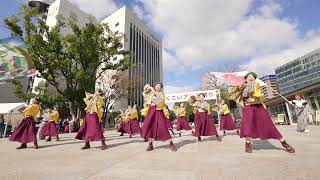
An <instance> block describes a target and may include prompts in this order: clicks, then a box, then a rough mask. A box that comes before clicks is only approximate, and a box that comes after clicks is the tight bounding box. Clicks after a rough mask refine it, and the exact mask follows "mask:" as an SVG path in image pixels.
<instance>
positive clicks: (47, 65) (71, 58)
mask: <svg viewBox="0 0 320 180" xmlns="http://www.w3.org/2000/svg"><path fill="white" fill-rule="evenodd" d="M45 19H46V17H45V15H44V14H43V13H41V12H40V11H39V9H37V8H30V7H28V6H26V5H22V6H21V8H20V11H19V12H18V13H17V14H16V15H13V16H12V17H10V18H6V19H4V23H5V24H6V26H7V27H8V28H9V29H10V30H11V34H12V35H13V36H19V37H21V39H22V40H23V41H24V42H25V44H26V48H27V50H28V52H29V53H30V56H31V58H32V59H33V63H34V65H35V67H36V69H37V70H38V72H39V73H40V74H41V77H42V78H44V79H45V80H46V82H47V83H48V85H49V86H51V87H53V88H54V89H55V92H56V94H54V95H52V94H48V97H51V96H54V97H56V98H58V97H59V98H61V100H62V101H66V102H69V104H70V111H71V113H74V112H75V111H76V110H77V108H83V107H84V102H83V97H84V96H85V92H93V91H94V88H95V82H96V79H98V78H99V77H100V76H101V74H102V73H103V72H105V71H107V70H117V71H125V70H127V69H128V68H130V63H129V61H128V59H129V53H128V52H126V51H123V50H122V48H123V41H124V40H125V36H124V34H120V33H114V32H112V31H111V30H110V29H109V27H108V25H107V24H97V23H96V22H95V20H94V19H93V18H89V19H88V22H87V23H86V25H85V26H83V27H79V26H78V25H77V18H76V17H71V18H68V19H64V18H63V17H57V24H56V25H55V26H54V27H49V26H47V25H46V22H45ZM62 32H69V33H62ZM118 55H122V57H123V58H122V59H119V60H117V61H116V62H114V61H112V58H113V57H115V56H118ZM98 70H99V71H98ZM97 72H99V73H97ZM14 84H16V85H17V84H18V83H14ZM18 86H19V85H18ZM17 88H19V87H17ZM27 96H28V95H27ZM48 99H50V98H48Z"/></svg>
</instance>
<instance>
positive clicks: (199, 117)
mask: <svg viewBox="0 0 320 180" xmlns="http://www.w3.org/2000/svg"><path fill="white" fill-rule="evenodd" d="M204 98H205V94H199V95H198V99H197V101H196V102H195V103H193V106H194V108H196V113H195V121H194V124H195V133H194V136H196V137H198V141H199V142H201V136H214V135H215V136H216V138H217V140H218V141H219V142H221V138H220V136H219V135H218V132H217V128H216V126H215V124H214V122H213V120H212V119H211V117H210V116H209V114H208V111H210V110H211V109H209V104H208V103H207V102H206V101H204Z"/></svg>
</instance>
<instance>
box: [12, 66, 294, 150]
mask: <svg viewBox="0 0 320 180" xmlns="http://www.w3.org/2000/svg"><path fill="white" fill-rule="evenodd" d="M256 78H257V75H256V73H254V72H250V73H248V74H247V75H246V76H245V80H246V82H245V84H243V85H242V86H241V87H239V89H241V91H240V92H241V93H240V95H239V96H237V97H235V100H237V102H238V103H240V104H241V105H242V112H243V113H242V122H241V127H240V129H238V128H237V126H236V124H235V123H234V121H233V119H232V117H231V115H230V110H229V108H228V106H227V105H226V104H225V102H224V100H221V101H220V102H219V103H218V104H217V105H215V106H214V107H213V108H217V110H218V112H219V114H220V119H221V122H220V130H222V131H223V133H224V135H225V134H226V131H231V130H234V131H236V132H237V133H240V137H241V138H244V139H245V146H244V147H245V152H247V153H251V152H252V139H256V138H260V139H263V140H267V139H277V140H279V141H280V142H281V144H282V146H283V147H284V148H285V149H286V151H287V152H289V153H294V152H295V150H294V148H292V147H291V146H290V145H289V144H288V143H287V141H286V140H285V139H284V137H283V136H282V135H281V133H280V132H279V131H278V129H277V128H276V126H275V125H274V123H273V121H272V119H271V117H270V115H269V113H268V112H267V110H266V106H265V104H264V100H263V92H262V89H261V86H260V85H259V83H258V82H257V81H256ZM101 95H102V92H101V91H100V90H97V91H96V92H95V93H94V94H89V93H86V98H84V101H85V103H86V105H87V106H86V108H85V111H86V116H85V118H84V122H83V124H82V125H81V127H80V129H79V131H78V133H77V135H76V137H75V138H76V139H79V140H84V141H85V145H84V146H83V147H82V148H81V149H83V150H84V149H89V148H90V141H101V144H102V145H101V149H102V150H105V149H106V148H107V145H106V143H105V137H104V135H103V133H104V130H103V127H102V123H101V118H102V115H103V98H102V97H101ZM143 96H144V108H143V109H142V110H141V115H142V116H144V121H143V125H142V127H140V125H139V121H138V111H137V108H136V107H135V106H134V107H128V108H127V109H126V110H123V111H122V112H121V117H122V121H121V122H120V124H119V129H118V130H119V132H121V133H122V134H121V135H123V134H124V133H128V134H129V135H130V136H129V137H132V136H133V135H140V136H141V137H142V138H143V139H144V140H145V141H148V147H147V149H146V150H147V151H152V150H154V146H153V142H154V141H168V142H169V147H170V149H171V150H172V151H177V148H176V147H175V145H174V143H173V139H172V136H171V134H170V132H169V130H172V124H171V121H170V120H169V110H168V107H167V106H166V104H165V95H164V93H163V84H162V83H160V82H158V83H156V84H155V85H154V87H151V86H150V85H146V86H145V87H144V91H143ZM204 99H205V94H199V95H198V96H197V97H194V96H193V97H191V98H190V100H189V103H190V104H191V105H192V106H193V108H194V114H195V131H194V132H193V131H192V128H191V126H190V125H189V123H188V121H187V118H186V110H185V108H184V105H183V104H180V106H179V107H175V108H174V111H175V113H176V114H177V123H176V124H177V127H176V129H177V130H178V131H179V136H181V131H182V130H186V131H192V135H193V136H195V137H196V138H197V139H198V141H199V142H201V140H202V139H201V138H202V137H203V136H214V137H216V140H217V141H219V142H221V141H222V139H221V137H220V136H219V134H218V132H217V128H216V126H215V124H214V122H213V120H212V119H211V115H210V112H211V110H212V107H210V105H209V103H207V102H206V101H205V100H204ZM39 110H40V106H39V100H38V99H37V98H35V99H33V102H32V104H31V105H30V106H29V107H28V108H27V109H26V110H25V112H24V119H23V121H22V122H21V123H20V124H19V125H18V127H17V128H16V129H15V130H14V132H13V133H12V135H11V137H10V140H11V141H17V142H20V143H22V144H21V146H19V147H18V149H22V148H26V147H27V143H30V142H34V145H35V146H34V147H35V148H38V144H37V139H36V132H35V121H34V120H35V118H36V116H37V114H38V113H39ZM58 116H59V115H58V114H57V113H56V110H53V111H52V114H51V116H50V121H49V122H47V125H46V127H45V128H44V130H43V132H44V135H46V136H49V138H48V139H49V140H51V136H56V137H57V134H56V131H55V130H54V125H55V123H56V119H57V118H58ZM172 132H173V131H172ZM57 140H58V137H57Z"/></svg>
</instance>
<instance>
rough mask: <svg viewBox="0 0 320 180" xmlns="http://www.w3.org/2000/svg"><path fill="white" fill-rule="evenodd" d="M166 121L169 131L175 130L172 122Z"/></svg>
mask: <svg viewBox="0 0 320 180" xmlns="http://www.w3.org/2000/svg"><path fill="white" fill-rule="evenodd" d="M166 119H167V126H168V129H173V127H172V121H171V120H170V119H168V118H166Z"/></svg>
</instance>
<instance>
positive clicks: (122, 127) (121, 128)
mask: <svg viewBox="0 0 320 180" xmlns="http://www.w3.org/2000/svg"><path fill="white" fill-rule="evenodd" d="M120 112H121V114H120V121H119V124H118V132H120V133H121V134H120V136H123V135H124V133H127V132H126V128H125V124H126V122H125V121H124V120H125V112H124V110H120Z"/></svg>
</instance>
